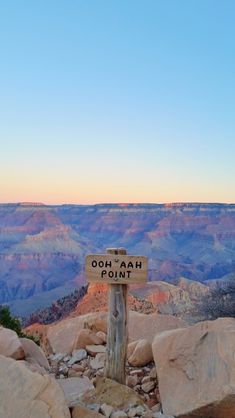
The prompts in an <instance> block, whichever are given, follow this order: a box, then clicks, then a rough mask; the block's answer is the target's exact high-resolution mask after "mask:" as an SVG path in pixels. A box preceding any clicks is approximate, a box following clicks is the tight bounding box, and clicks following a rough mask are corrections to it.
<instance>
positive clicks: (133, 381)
mask: <svg viewBox="0 0 235 418" xmlns="http://www.w3.org/2000/svg"><path fill="white" fill-rule="evenodd" d="M138 383H139V378H138V376H137V375H136V374H135V375H134V376H127V378H126V384H127V386H129V387H130V388H134V387H135V386H136V385H138Z"/></svg>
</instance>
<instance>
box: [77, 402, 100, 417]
mask: <svg viewBox="0 0 235 418" xmlns="http://www.w3.org/2000/svg"><path fill="white" fill-rule="evenodd" d="M72 418H104V416H103V415H102V414H99V412H97V411H92V410H91V409H88V408H86V407H84V406H81V405H76V406H75V407H74V408H73V409H72Z"/></svg>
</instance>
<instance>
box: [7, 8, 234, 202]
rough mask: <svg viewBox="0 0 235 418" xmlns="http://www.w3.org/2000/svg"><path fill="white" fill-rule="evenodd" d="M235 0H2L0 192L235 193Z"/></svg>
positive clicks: (50, 196)
mask: <svg viewBox="0 0 235 418" xmlns="http://www.w3.org/2000/svg"><path fill="white" fill-rule="evenodd" d="M234 19H235V2H234V1H228V0H225V1H222V0H221V1H218V0H214V1H209V0H197V1H193V0H190V1H189V0H188V1H182V0H178V1H177V0H174V1H173V0H171V1H168V0H164V1H163V0H162V1H158V0H155V1H150V0H146V1H139V0H125V1H124V0H118V1H113V0H109V1H108V0H103V1H98V0H97V1H90V0H83V1H60V0H56V1H55V0H40V1H38V2H36V1H32V0H28V1H26V0H21V1H11V0H8V1H7V2H4V3H3V2H1V3H0V54H1V55H0V56H1V66H0V92H1V101H0V115H1V116H0V118H1V121H0V122H1V123H0V141H1V150H2V152H1V154H0V167H1V168H0V170H1V171H0V191H1V193H0V201H1V202H6V201H7V202H9V201H12V202H15V201H28V200H30V201H31V200H33V201H35V200H36V201H44V202H46V203H64V202H66V203H97V202H156V203H158V202H159V203H160V202H172V201H207V202H210V201H211V202H214V201H221V202H235V187H234V183H235V164H234V155H235V138H234V133H235V118H234V110H235V76H234V75H235V42H234V41H235V25H234Z"/></svg>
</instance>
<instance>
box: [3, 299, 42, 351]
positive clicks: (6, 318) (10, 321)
mask: <svg viewBox="0 0 235 418" xmlns="http://www.w3.org/2000/svg"><path fill="white" fill-rule="evenodd" d="M0 324H1V325H2V326H3V327H5V328H9V329H12V330H13V331H15V332H16V334H17V335H18V336H19V337H21V338H29V339H30V340H33V341H34V342H35V343H36V344H38V345H39V339H37V338H35V337H33V336H32V335H27V334H25V333H24V332H23V331H22V329H21V323H20V321H19V319H18V318H15V317H14V316H12V315H11V313H10V309H9V308H8V306H1V305H0Z"/></svg>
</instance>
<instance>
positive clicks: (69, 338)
mask: <svg viewBox="0 0 235 418" xmlns="http://www.w3.org/2000/svg"><path fill="white" fill-rule="evenodd" d="M106 316H107V314H105V313H104V312H97V313H92V314H86V315H81V316H78V317H75V318H66V319H64V320H62V321H60V322H57V323H56V324H53V325H50V326H48V328H47V332H46V335H45V336H44V339H46V341H45V345H48V346H50V347H51V349H52V350H53V352H54V353H59V352H60V353H71V352H72V351H73V348H74V344H75V342H76V339H77V335H78V332H79V331H80V330H82V329H83V328H89V329H91V330H92V331H94V332H97V331H105V330H106V329H107V320H106Z"/></svg>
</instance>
